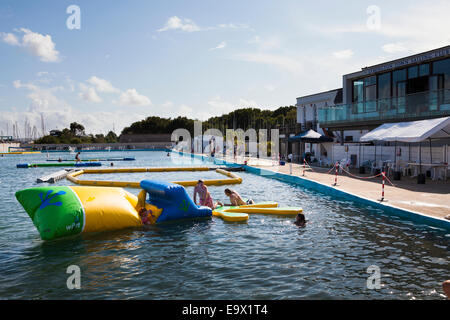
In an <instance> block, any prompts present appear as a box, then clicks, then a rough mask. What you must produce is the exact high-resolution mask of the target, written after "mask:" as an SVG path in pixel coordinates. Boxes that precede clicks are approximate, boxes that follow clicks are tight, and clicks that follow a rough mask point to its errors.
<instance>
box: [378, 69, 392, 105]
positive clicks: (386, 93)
mask: <svg viewBox="0 0 450 320" xmlns="http://www.w3.org/2000/svg"><path fill="white" fill-rule="evenodd" d="M390 97H391V73H390V72H388V73H383V74H380V75H379V76H378V99H386V98H390Z"/></svg>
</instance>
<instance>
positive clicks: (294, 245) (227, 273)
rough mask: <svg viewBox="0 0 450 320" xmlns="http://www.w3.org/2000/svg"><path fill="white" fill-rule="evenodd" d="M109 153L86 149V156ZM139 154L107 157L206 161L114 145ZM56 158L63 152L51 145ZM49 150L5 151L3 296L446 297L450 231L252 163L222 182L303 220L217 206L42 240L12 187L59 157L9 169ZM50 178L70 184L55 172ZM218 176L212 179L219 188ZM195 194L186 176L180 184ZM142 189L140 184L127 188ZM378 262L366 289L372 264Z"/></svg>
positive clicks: (0, 246) (0, 185) (169, 176)
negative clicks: (232, 216) (266, 173)
mask: <svg viewBox="0 0 450 320" xmlns="http://www.w3.org/2000/svg"><path fill="white" fill-rule="evenodd" d="M105 154H106V153H100V152H99V153H91V152H89V153H84V157H85V158H95V157H105ZM110 155H111V156H112V157H128V156H134V157H136V161H132V162H120V161H118V162H114V167H129V166H133V167H143V166H145V167H150V166H180V165H185V166H193V165H199V166H200V165H211V163H203V162H202V161H200V160H199V159H191V158H187V159H186V160H185V161H184V163H183V164H180V163H175V162H171V157H167V156H166V153H165V152H145V151H142V152H111V153H110ZM50 157H51V158H57V157H62V158H68V157H69V155H68V154H67V153H61V154H57V153H53V154H50ZM45 159H46V155H45V154H37V155H23V156H20V155H19V156H17V155H16V156H5V157H3V158H0V195H1V203H2V204H1V206H0V298H2V299H12V298H15V299H61V298H62V299H80V298H81V299H112V298H114V299H132V298H137V299H336V298H337V299H444V298H445V297H444V296H443V293H442V288H441V283H442V282H443V281H444V280H447V278H449V277H450V267H449V260H448V256H449V248H450V234H448V233H447V232H445V231H443V230H440V229H436V228H431V227H428V226H424V225H420V224H416V223H412V222H409V221H404V220H401V219H400V218H396V217H392V216H388V215H385V214H383V212H381V211H380V210H379V209H374V208H367V207H362V206H360V205H358V204H356V203H354V202H351V201H345V200H343V199H333V198H332V197H331V196H329V195H326V194H322V193H316V192H313V191H310V190H307V189H305V188H303V187H301V186H297V185H292V184H288V183H284V182H281V181H278V180H274V179H269V178H266V177H261V176H257V175H253V174H250V173H246V172H238V173H237V174H238V175H239V176H241V177H242V178H243V183H242V184H240V185H233V186H228V187H231V188H233V189H235V190H237V191H238V192H239V193H241V194H242V195H243V196H245V197H249V198H253V199H254V200H255V201H257V202H258V201H266V200H273V201H277V202H278V203H279V204H280V205H283V206H302V207H303V210H304V213H305V214H306V217H307V219H308V220H309V222H308V224H307V227H306V228H298V227H296V226H295V225H294V224H293V223H292V222H293V218H289V217H279V216H266V215H251V216H250V219H249V220H248V222H247V223H227V222H224V221H222V220H221V219H219V218H214V217H213V218H211V219H206V220H198V221H191V222H182V223H171V224H166V225H159V226H152V227H149V228H146V229H128V230H122V231H115V232H103V233H98V234H92V235H82V236H77V237H74V238H70V239H62V240H58V241H50V242H45V241H42V240H41V239H40V237H39V234H38V232H37V230H36V228H35V227H34V226H33V223H32V221H31V220H30V219H29V217H28V215H27V214H26V213H25V211H24V210H23V208H22V207H21V206H20V204H19V203H18V202H17V201H16V199H15V197H14V193H15V192H16V191H17V190H20V189H23V188H27V187H33V186H37V184H36V182H35V181H36V178H38V177H40V176H43V175H45V174H48V173H50V172H53V171H58V170H60V168H29V169H16V164H17V163H24V162H30V163H31V162H35V163H37V162H45ZM217 177H220V175H219V174H217V173H215V172H213V171H211V172H203V173H202V172H169V173H146V174H144V175H142V174H136V173H125V174H110V175H94V174H92V175H86V176H82V177H80V179H99V180H100V179H102V180H127V181H128V180H132V181H133V180H136V181H138V180H141V179H164V180H166V181H174V180H192V179H198V178H203V179H209V178H217ZM56 185H71V183H70V182H69V181H67V180H62V181H59V182H57V183H56ZM224 188H225V187H209V190H210V192H211V194H212V196H213V199H214V200H222V201H223V200H225V197H224V194H223V190H224ZM187 189H188V192H189V193H190V194H191V195H192V192H193V188H192V187H190V188H187ZM128 190H129V191H131V192H133V193H135V194H137V193H138V190H137V189H128ZM70 265H78V266H79V267H80V268H81V289H80V290H69V289H68V288H67V286H66V280H67V278H68V276H69V275H68V274H67V273H66V270H67V267H68V266H70ZM371 265H376V266H378V267H379V268H380V271H381V285H382V287H381V289H379V290H377V289H368V288H367V285H366V283H367V279H368V277H369V276H370V275H371V274H369V273H367V268H368V267H369V266H371Z"/></svg>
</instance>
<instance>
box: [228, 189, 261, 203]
mask: <svg viewBox="0 0 450 320" xmlns="http://www.w3.org/2000/svg"><path fill="white" fill-rule="evenodd" d="M225 194H226V195H227V196H228V197H229V198H230V202H231V204H225V206H244V205H246V204H254V203H255V202H254V201H253V200H252V199H250V200H247V201H244V199H242V197H241V195H240V194H239V193H237V192H236V191H234V190H231V189H228V188H227V189H225Z"/></svg>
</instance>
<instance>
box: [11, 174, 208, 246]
mask: <svg viewBox="0 0 450 320" xmlns="http://www.w3.org/2000/svg"><path fill="white" fill-rule="evenodd" d="M141 187H142V189H143V190H142V191H141V192H140V193H139V195H138V196H135V195H133V194H131V193H130V192H128V191H126V190H124V189H122V188H113V187H79V186H54V187H37V188H30V189H25V190H21V191H18V192H16V198H17V200H18V201H19V202H20V204H21V205H22V206H23V207H24V209H25V211H26V212H27V213H28V215H29V216H30V218H31V220H32V221H33V223H34V225H35V226H36V228H37V229H38V231H39V234H40V236H41V238H42V239H43V240H51V239H56V238H61V237H66V236H70V235H75V234H79V233H86V232H98V231H108V230H118V229H123V228H129V227H139V226H142V225H143V224H155V223H160V222H166V221H172V220H181V219H192V218H203V217H211V215H212V210H211V209H210V208H208V207H202V206H197V205H195V204H194V202H193V201H192V199H191V198H190V197H189V195H188V194H187V192H186V189H185V188H184V187H183V186H180V185H176V184H172V183H168V182H162V181H152V180H143V181H141ZM147 194H148V195H149V199H148V200H146V196H147ZM143 208H145V209H146V211H147V210H150V212H149V211H147V212H142V213H143V215H144V216H140V212H141V209H143Z"/></svg>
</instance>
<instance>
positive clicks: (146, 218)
mask: <svg viewBox="0 0 450 320" xmlns="http://www.w3.org/2000/svg"><path fill="white" fill-rule="evenodd" d="M139 216H140V217H141V221H142V224H143V225H150V224H152V222H153V219H154V218H155V217H154V216H153V212H152V210H150V209H148V210H146V209H145V208H141V210H139Z"/></svg>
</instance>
